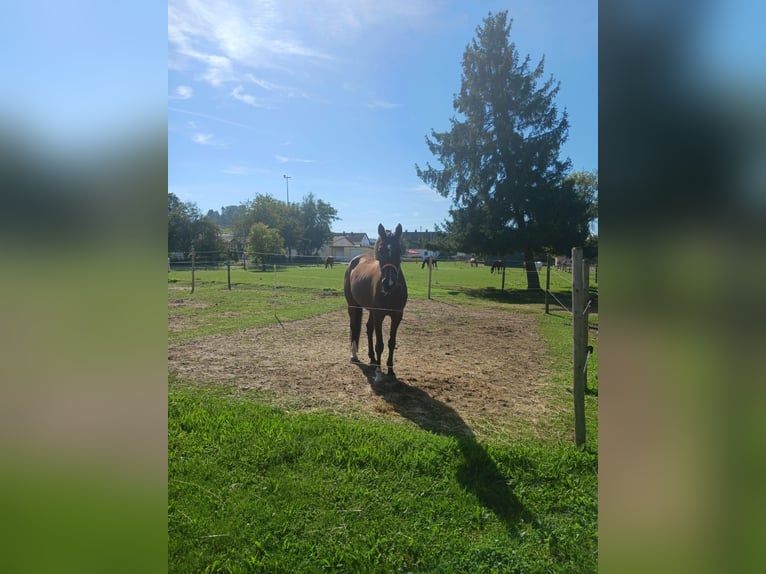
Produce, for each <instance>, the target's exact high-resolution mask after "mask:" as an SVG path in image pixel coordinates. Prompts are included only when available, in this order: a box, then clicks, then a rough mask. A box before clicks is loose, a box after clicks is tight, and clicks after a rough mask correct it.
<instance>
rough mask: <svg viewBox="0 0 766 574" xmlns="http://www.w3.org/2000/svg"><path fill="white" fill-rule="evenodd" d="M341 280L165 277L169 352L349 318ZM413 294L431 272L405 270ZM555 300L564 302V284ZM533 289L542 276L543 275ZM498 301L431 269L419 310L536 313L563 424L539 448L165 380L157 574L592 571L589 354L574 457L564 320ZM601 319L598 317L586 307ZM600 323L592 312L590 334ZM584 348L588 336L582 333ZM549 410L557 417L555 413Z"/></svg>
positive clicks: (556, 422)
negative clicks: (582, 432)
mask: <svg viewBox="0 0 766 574" xmlns="http://www.w3.org/2000/svg"><path fill="white" fill-rule="evenodd" d="M344 270H345V267H344V266H336V267H335V269H332V270H329V269H328V270H325V269H324V268H323V267H305V268H288V269H284V270H279V271H277V272H276V273H275V272H273V271H267V272H260V271H243V270H241V269H237V270H232V290H231V291H229V290H228V289H227V283H226V270H225V269H224V270H223V271H221V270H211V271H199V272H197V276H196V280H197V284H196V288H195V292H194V293H193V294H192V293H190V292H189V291H190V286H191V285H190V273H189V272H170V273H168V287H169V289H168V301H169V308H168V313H169V315H170V316H171V317H172V318H174V319H176V321H175V322H174V324H176V325H177V330H175V331H173V332H170V333H169V341H171V342H182V341H186V340H191V339H193V338H195V337H199V336H204V335H210V334H225V333H230V332H234V331H237V330H240V329H243V328H248V327H256V326H263V325H268V324H273V323H275V322H276V321H277V319H278V320H280V321H285V320H290V319H296V318H301V317H308V316H312V315H317V314H321V313H325V312H328V311H332V310H338V309H342V308H344V307H345V300H344V298H343V293H342V279H343V272H344ZM404 273H405V275H406V277H407V282H408V286H409V291H410V297H413V298H425V297H426V296H427V288H428V287H427V277H428V272H427V270H421V269H420V264H416V263H410V264H405V266H404ZM552 279H553V282H552V288H553V290H554V292H555V293H556V296H557V297H559V299H561V301H562V302H563V303H565V304H570V302H571V295H570V294H569V293H570V290H571V275H569V274H567V273H561V272H554V273H553V274H552ZM541 280H542V281H543V282H544V280H545V276H544V274H542V276H541ZM505 287H506V288H505V290H503V291H501V290H500V278H498V277H497V276H495V275H490V274H489V269H487V268H479V269H470V268H468V266H467V265H464V264H454V263H446V262H445V263H442V264H441V265H440V267H439V269H438V270H435V271H434V272H433V283H432V288H431V297H432V298H433V299H436V300H440V301H445V302H450V303H452V304H456V305H480V306H485V307H496V308H498V309H503V310H505V311H508V312H514V313H527V314H532V315H534V316H535V317H536V318H537V320H538V324H539V326H540V332H541V334H542V336H543V339H544V340H545V341H546V342H547V345H548V356H549V357H550V361H551V364H550V370H551V378H550V384H551V393H552V394H553V395H554V398H555V400H556V401H558V402H559V404H560V406H561V407H562V408H561V409H558V410H557V412H561V413H562V414H560V415H552V417H553V421H552V424H550V425H549V426H550V427H551V428H552V429H554V430H553V432H551V433H550V435H549V436H546V437H544V438H543V439H535V438H532V437H528V436H520V437H515V438H514V439H513V440H503V441H502V442H500V441H493V440H486V441H479V440H477V439H476V438H473V436H472V434H471V432H470V430H469V429H467V428H462V429H461V430H460V431H459V432H458V431H455V432H454V433H449V432H441V433H440V432H439V431H438V429H437V428H436V427H434V428H433V429H431V428H426V427H421V428H414V427H412V426H409V425H401V424H396V423H395V422H383V421H381V420H380V419H379V418H378V419H375V420H367V419H364V418H361V415H357V416H355V417H351V416H350V415H349V416H345V417H341V416H337V415H331V414H323V413H303V412H288V411H286V410H284V409H280V408H277V407H274V406H267V405H265V404H262V403H260V402H259V401H258V398H257V395H256V394H247V393H243V392H240V391H237V390H236V388H234V387H225V388H222V387H215V386H214V385H211V386H209V387H202V386H199V385H191V384H188V383H186V382H185V381H183V380H179V379H176V378H174V377H171V379H170V381H169V388H170V390H169V410H168V419H169V423H168V424H169V447H168V448H169V452H168V464H169V482H168V534H169V546H168V549H169V558H168V562H169V570H170V572H210V573H212V572H440V573H452V572H455V573H463V572H481V573H500V572H519V573H521V572H572V573H579V572H594V571H596V569H597V559H598V548H597V545H598V526H597V515H598V514H597V488H598V486H597V485H598V480H597V473H598V470H597V469H598V457H597V451H598V420H597V411H598V344H597V336H593V337H591V339H592V340H591V341H590V344H592V345H593V346H594V349H595V353H594V355H593V356H592V357H591V359H590V360H589V362H588V393H587V394H586V414H587V421H586V427H587V442H586V445H585V448H584V449H577V448H576V447H575V446H574V445H573V442H572V435H573V431H572V427H573V416H572V414H571V413H572V394H571V392H570V391H569V390H568V389H571V377H572V374H571V370H572V369H571V356H572V351H571V345H572V333H571V331H572V327H571V316H570V315H569V314H568V313H566V312H564V311H563V310H561V309H560V308H559V307H557V306H556V305H555V304H554V303H552V307H551V310H552V311H553V313H552V314H550V315H545V314H544V312H543V309H544V307H543V300H544V299H543V294H542V293H528V292H527V291H526V290H525V288H526V282H525V279H524V277H523V276H522V274H521V270H518V269H516V270H509V271H508V273H507V275H506V286H505ZM592 310H593V311H597V309H596V308H593V309H592ZM597 323H598V315H597V314H593V315H591V324H592V325H597ZM593 333H594V334H596V332H595V331H594V332H593ZM554 410H555V409H554Z"/></svg>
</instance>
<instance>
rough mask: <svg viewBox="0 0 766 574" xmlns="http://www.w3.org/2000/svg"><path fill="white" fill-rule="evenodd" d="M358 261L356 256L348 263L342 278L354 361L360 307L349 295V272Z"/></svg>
mask: <svg viewBox="0 0 766 574" xmlns="http://www.w3.org/2000/svg"><path fill="white" fill-rule="evenodd" d="M360 260H361V256H360V255H357V256H356V257H354V258H353V259H352V260H351V261H349V262H348V267H346V273H345V274H344V276H343V294H344V295H345V296H346V303H348V317H349V325H350V327H351V355H352V356H351V358H352V360H354V361H355V360H356V353H357V350H358V349H359V337H360V335H361V333H362V307H361V305H359V304H358V303H357V302H356V300H355V299H354V297H353V295H351V272H352V271H353V270H354V269H355V268H356V266H357V265H359V261H360Z"/></svg>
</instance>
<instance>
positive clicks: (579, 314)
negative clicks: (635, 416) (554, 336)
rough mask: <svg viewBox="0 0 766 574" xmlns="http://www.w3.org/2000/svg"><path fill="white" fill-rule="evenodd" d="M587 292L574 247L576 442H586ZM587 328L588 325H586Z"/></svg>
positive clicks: (580, 259)
mask: <svg viewBox="0 0 766 574" xmlns="http://www.w3.org/2000/svg"><path fill="white" fill-rule="evenodd" d="M584 310H585V292H584V290H583V258H582V248H581V247H575V248H573V249H572V331H573V336H574V353H573V355H574V356H573V373H572V374H573V384H572V394H573V395H574V419H575V420H574V423H575V433H574V434H575V444H576V445H577V446H581V445H583V444H585V361H586V347H587V345H586V343H587V340H586V339H585V337H584V335H586V334H587V332H586V331H585V330H584V329H583V321H584V320H585V317H584V315H583V311H584ZM585 328H586V329H587V325H585Z"/></svg>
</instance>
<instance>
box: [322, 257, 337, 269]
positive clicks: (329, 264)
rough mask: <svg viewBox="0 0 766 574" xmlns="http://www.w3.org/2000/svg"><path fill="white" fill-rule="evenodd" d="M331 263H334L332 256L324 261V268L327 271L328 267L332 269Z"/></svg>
mask: <svg viewBox="0 0 766 574" xmlns="http://www.w3.org/2000/svg"><path fill="white" fill-rule="evenodd" d="M333 263H335V258H334V257H333V256H332V255H328V256H327V259H325V260H324V268H325V269H327V268H328V267H329V268H330V269H332V265H333Z"/></svg>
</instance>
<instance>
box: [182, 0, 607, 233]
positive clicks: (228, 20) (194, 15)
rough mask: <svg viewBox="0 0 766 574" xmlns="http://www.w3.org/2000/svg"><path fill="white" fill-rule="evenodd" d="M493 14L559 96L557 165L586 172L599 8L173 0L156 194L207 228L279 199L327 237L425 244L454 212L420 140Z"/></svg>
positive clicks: (443, 123) (594, 118) (442, 122)
mask: <svg viewBox="0 0 766 574" xmlns="http://www.w3.org/2000/svg"><path fill="white" fill-rule="evenodd" d="M505 9H507V10H508V11H509V16H510V17H511V18H512V19H513V26H512V29H511V41H512V42H514V43H515V44H516V48H517V50H518V51H519V53H520V54H521V55H522V56H524V55H526V54H529V55H530V56H531V58H532V62H533V63H537V61H538V60H539V59H540V58H541V57H542V56H543V55H544V56H545V71H546V75H553V77H554V78H555V79H556V80H558V81H559V82H560V83H561V91H560V92H559V96H558V99H557V103H558V105H559V107H560V108H562V109H563V108H566V110H567V112H568V114H569V119H570V131H569V140H568V142H567V143H566V144H565V147H564V149H563V154H564V155H565V156H568V157H570V158H571V159H572V162H573V168H574V169H575V170H595V169H597V167H598V164H597V149H598V135H597V134H598V80H597V61H598V57H597V49H598V40H597V27H598V22H597V2H596V1H595V0H594V1H591V0H588V1H578V2H572V1H570V0H560V1H559V0H554V1H541V0H531V1H518V2H507V1H506V2H492V1H488V2H458V1H454V2H445V1H436V0H433V1H431V0H405V1H401V0H386V1H385V2H381V1H380V0H374V1H367V0H316V1H315V0H312V1H305V2H299V1H292V0H279V1H273V2H272V1H268V0H252V1H249V2H244V1H242V2H237V1H233V0H204V1H202V0H170V2H169V5H168V170H169V171H168V190H169V191H171V192H173V193H175V194H176V195H178V197H180V198H181V199H182V200H183V201H191V202H194V203H196V204H197V206H198V207H199V208H200V209H201V210H202V212H203V213H206V212H207V210H208V209H216V210H220V209H221V207H222V206H225V205H237V204H239V203H241V202H243V201H246V200H248V199H252V198H253V197H255V195H256V194H257V193H263V194H269V195H272V196H274V197H276V198H277V199H281V200H284V199H286V195H287V191H288V190H287V185H289V196H290V201H291V202H296V201H300V199H301V198H302V197H303V196H305V195H307V194H308V193H313V194H314V195H315V196H316V197H318V198H320V199H323V200H324V201H327V202H329V203H330V204H331V205H333V207H335V208H336V209H337V210H338V215H339V216H340V217H341V219H340V220H339V221H337V222H335V224H334V230H335V231H355V232H359V231H361V232H366V233H368V234H373V233H374V232H375V230H376V228H377V225H378V223H383V224H384V226H386V227H387V228H393V227H394V226H395V225H396V224H397V223H401V224H402V226H403V227H404V228H405V229H407V230H410V231H412V230H416V229H433V226H434V224H437V223H438V224H440V223H442V222H443V221H444V220H445V218H447V216H448V209H449V206H450V200H449V199H447V198H443V197H441V196H440V195H439V194H438V193H436V192H435V191H433V190H431V189H430V188H428V187H427V186H426V185H425V184H423V182H422V181H421V180H420V179H419V178H418V177H417V175H416V173H415V167H414V166H415V164H416V163H417V164H418V165H425V163H426V162H428V161H431V162H432V163H436V162H435V158H434V157H433V156H432V155H431V154H430V152H429V151H428V148H427V146H426V144H425V136H426V135H427V134H429V133H430V131H431V129H432V128H433V129H435V130H437V131H444V130H446V129H448V128H449V119H450V118H451V117H452V116H453V115H454V111H453V108H452V99H453V95H454V94H455V93H456V92H458V91H459V89H460V72H461V67H460V65H461V60H462V54H463V50H464V49H465V46H466V45H467V44H468V43H469V42H470V41H471V39H472V38H473V37H474V35H475V31H476V28H477V26H479V25H480V24H481V23H482V21H483V19H484V17H486V15H487V14H488V12H490V11H491V12H498V11H501V10H505ZM437 165H438V164H437ZM284 175H288V176H290V179H289V180H286V179H285V178H284V177H283V176H284Z"/></svg>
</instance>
